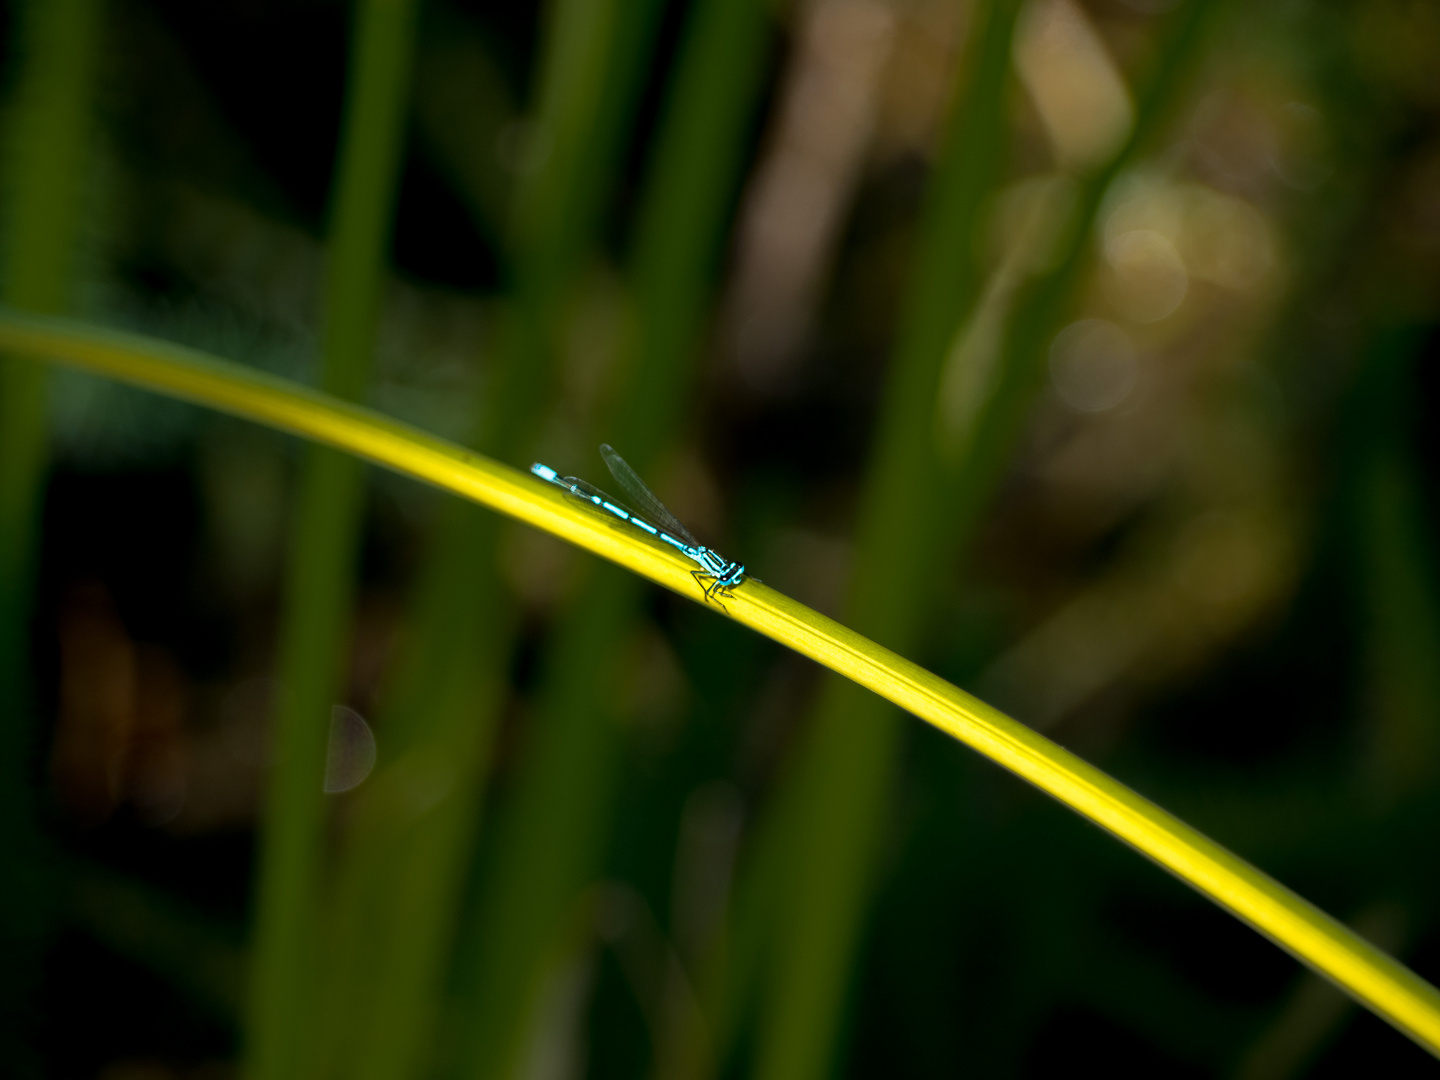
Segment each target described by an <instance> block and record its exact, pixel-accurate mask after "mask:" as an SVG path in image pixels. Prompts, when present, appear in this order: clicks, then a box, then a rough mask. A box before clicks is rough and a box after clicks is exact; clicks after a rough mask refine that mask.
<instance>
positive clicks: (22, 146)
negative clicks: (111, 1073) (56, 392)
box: [0, 0, 102, 1075]
mask: <svg viewBox="0 0 1440 1080" xmlns="http://www.w3.org/2000/svg"><path fill="white" fill-rule="evenodd" d="M101 12H102V7H101V4H100V2H99V0H43V2H41V0H30V2H28V3H25V4H23V5H22V6H21V11H20V13H19V17H20V24H21V25H20V31H21V32H20V47H21V49H22V50H23V52H22V69H21V75H20V82H19V88H18V100H17V102H16V108H15V112H14V114H13V121H12V122H13V125H14V126H13V132H12V139H13V142H12V150H11V154H10V155H9V157H8V164H9V166H10V169H9V171H10V176H11V185H12V187H11V189H10V192H9V200H8V206H7V208H6V210H7V223H8V226H9V227H8V230H7V236H6V245H5V252H4V264H3V267H0V270H3V275H4V297H5V302H6V303H7V304H10V305H12V306H14V307H17V308H21V309H25V310H29V311H39V312H47V313H54V312H59V311H61V310H62V309H64V308H65V306H66V303H67V301H68V299H69V293H70V287H71V279H72V274H73V263H74V254H75V241H76V234H77V232H78V226H79V219H80V204H81V195H82V191H83V187H84V185H83V178H84V176H85V174H86V170H85V168H84V164H85V157H86V153H87V150H88V149H89V145H88V144H89V139H90V130H91V129H90V100H91V95H92V84H93V82H94V78H95V68H96V64H95V59H96V54H97V44H98V40H99V36H100V27H101ZM47 385H48V375H47V372H46V368H45V365H43V364H41V363H38V362H36V361H35V360H33V359H29V358H20V357H11V356H0V717H3V722H0V836H3V837H4V839H3V841H0V867H3V870H0V874H3V878H0V896H3V897H4V899H3V901H0V912H3V917H0V925H3V930H0V942H3V946H0V952H3V954H4V956H5V957H6V961H5V964H4V968H5V970H4V974H3V975H0V1016H3V1018H4V1019H3V1020H0V1058H3V1060H4V1061H6V1062H7V1067H8V1068H12V1069H15V1070H16V1074H17V1075H22V1074H24V1073H26V1072H28V1071H29V1070H30V1067H31V1064H30V1063H29V1061H28V1059H27V1056H26V1054H27V1051H26V1050H25V1046H24V1044H25V1042H26V1032H25V1027H26V1022H27V1019H28V1017H29V1013H30V1008H29V1002H30V1001H31V1000H32V996H31V990H32V989H33V988H32V987H31V986H30V980H31V979H32V978H33V977H34V975H35V972H34V969H33V967H32V964H33V960H34V957H35V955H36V953H35V950H36V949H37V947H38V946H39V944H40V941H41V938H42V934H41V931H42V928H43V926H44V924H45V922H46V918H47V916H46V911H47V909H48V905H47V903H46V901H45V899H44V897H43V885H42V883H41V881H40V880H39V879H38V878H37V876H36V875H37V874H38V873H39V871H38V869H37V867H36V859H37V857H38V856H39V851H38V850H37V847H36V845H37V838H36V836H35V822H34V814H35V806H34V789H33V777H32V776H31V775H30V763H31V761H32V752H33V750H32V746H31V739H32V737H33V729H32V726H31V724H30V722H29V720H30V690H31V688H30V686H29V660H30V611H31V605H32V603H33V594H32V588H33V586H32V582H33V581H34V571H35V565H34V564H35V555H36V551H35V547H36V543H37V541H38V539H39V534H40V506H41V491H42V489H43V486H44V480H45V470H46V464H47V460H46V459H47V441H48V435H49V428H48V424H47V420H46V413H47V405H48V402H47V400H46V387H47Z"/></svg>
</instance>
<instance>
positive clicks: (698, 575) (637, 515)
mask: <svg viewBox="0 0 1440 1080" xmlns="http://www.w3.org/2000/svg"><path fill="white" fill-rule="evenodd" d="M600 456H601V457H603V458H604V459H605V464H606V465H608V466H609V467H610V474H611V475H612V476H614V477H615V480H616V482H617V483H618V484H619V485H620V486H621V487H622V488H624V489H625V494H626V495H628V496H630V498H631V499H632V500H633V501H634V502H635V504H636V505H637V506H638V507H639V508H640V509H639V511H638V512H637V511H635V510H631V509H630V508H629V507H628V506H625V505H623V504H622V503H620V502H617V501H616V500H615V499H612V498H611V497H610V496H609V495H606V494H605V492H603V491H601V490H600V489H599V488H597V487H595V486H594V485H593V484H587V483H586V482H585V481H584V480H580V479H577V478H576V477H574V476H561V475H560V474H559V473H557V472H556V471H555V470H554V469H552V468H550V466H549V465H542V464H540V463H539V462H538V461H537V462H536V463H535V464H534V465H531V466H530V471H531V472H532V473H534V474H535V475H536V476H538V477H540V478H541V479H542V480H549V481H550V482H551V483H552V484H555V485H557V486H558V487H562V488H564V489H565V490H566V491H568V492H570V494H572V495H574V496H576V497H577V498H581V499H584V500H585V501H586V502H588V503H591V504H593V505H595V506H597V507H599V508H600V509H601V510H604V511H605V512H606V513H608V514H613V515H614V516H615V517H617V518H619V519H620V520H621V521H628V522H629V523H630V524H631V525H634V526H635V527H636V528H637V529H640V530H641V531H642V532H646V533H649V534H650V535H651V536H653V537H655V538H656V539H658V540H662V541H664V542H665V543H667V544H669V545H670V546H671V547H673V548H675V549H676V550H677V551H679V552H680V554H682V555H684V556H685V557H686V558H687V559H690V560H691V561H692V562H695V563H698V564H699V565H700V569H699V570H691V571H690V573H691V574H692V575H693V576H694V578H695V582H696V584H698V585H699V586H700V588H701V590H702V591H703V592H704V593H705V599H706V600H707V601H710V600H713V601H714V602H715V603H716V604H718V605H719V606H720V607H721V609H723V608H724V607H725V605H724V604H721V603H720V600H721V598H722V597H727V596H729V595H730V590H731V589H733V588H734V587H735V586H736V585H739V584H740V582H741V581H743V580H744V579H745V567H743V566H741V565H740V564H739V563H737V562H731V561H730V560H729V559H726V558H725V556H723V555H721V554H720V553H719V552H718V551H712V550H711V549H710V548H707V547H706V546H705V545H704V544H702V543H700V541H699V540H696V539H695V537H694V536H692V535H691V534H690V530H689V529H687V528H685V526H684V525H681V524H680V520H679V519H678V518H677V517H676V516H675V515H674V514H672V513H671V512H670V511H669V510H667V509H666V508H665V504H664V503H662V502H661V501H660V500H659V499H658V498H656V497H655V493H654V492H653V491H651V490H650V489H649V488H648V487H646V486H645V481H643V480H641V479H640V477H639V474H637V473H636V472H635V470H634V469H632V468H631V467H630V466H629V465H628V464H626V462H625V459H624V458H622V457H621V456H620V455H619V454H617V453H616V452H615V450H614V449H613V448H612V447H610V446H609V445H607V444H605V443H601V444H600Z"/></svg>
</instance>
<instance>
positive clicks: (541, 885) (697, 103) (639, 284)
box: [473, 0, 766, 1076]
mask: <svg viewBox="0 0 1440 1080" xmlns="http://www.w3.org/2000/svg"><path fill="white" fill-rule="evenodd" d="M765 24H766V16H765V11H764V8H763V5H761V4H760V3H758V2H755V0H721V2H715V0H705V2H702V3H701V4H699V5H698V6H697V7H696V9H695V10H694V11H693V12H692V13H691V15H690V23H689V26H688V28H687V31H686V36H685V39H684V43H683V44H682V46H681V50H680V56H679V59H678V61H677V67H676V74H675V76H674V83H673V86H672V89H671V92H670V101H669V105H668V106H667V108H666V110H665V113H664V116H663V119H662V122H661V129H660V135H659V137H658V141H657V150H656V157H655V160H654V162H653V164H652V166H651V169H650V172H649V174H648V177H647V182H646V185H645V188H644V197H643V199H642V201H641V206H640V211H639V220H638V222H637V226H636V243H635V248H634V252H633V256H632V259H631V281H632V283H633V286H634V294H635V311H634V320H633V328H632V336H631V338H630V340H629V341H628V342H627V362H626V363H625V365H624V370H625V372H626V375H627V378H626V380H625V392H624V393H623V394H622V395H621V396H622V398H623V399H624V401H625V404H624V406H623V407H622V409H621V412H620V415H619V416H618V417H616V419H615V420H614V422H613V426H612V427H611V428H610V429H608V430H607V431H606V432H605V437H606V438H609V439H613V440H615V441H617V442H619V443H620V444H621V445H623V446H624V447H625V452H626V454H627V455H628V456H630V458H631V459H632V460H633V461H635V462H636V463H638V464H640V465H641V467H644V464H645V463H646V462H648V461H651V460H652V459H653V457H654V455H655V453H656V452H657V450H658V449H659V447H660V446H662V445H663V444H664V442H665V441H666V439H667V437H668V435H669V433H670V432H671V431H672V430H673V429H674V425H675V420H674V417H675V415H676V414H677V412H678V410H679V408H680V405H681V399H682V397H683V393H684V390H685V388H686V386H687V385H688V378H687V376H688V373H689V372H690V370H691V363H690V361H691V357H692V355H693V348H694V345H695V342H696V339H697V336H698V332H699V327H700V320H701V317H702V315H703V312H704V309H705V299H706V297H707V295H708V293H709V283H710V281H711V278H712V276H713V268H714V263H715V260H716V256H717V253H718V250H719V246H720V241H721V237H722V236H723V235H724V223H725V219H726V210H727V208H728V206H729V201H730V198H731V195H732V193H733V190H734V185H735V181H736V176H737V174H738V171H739V166H740V160H741V152H742V149H743V138H744V135H745V133H746V130H747V127H748V121H749V118H750V116H751V114H752V112H753V104H754V102H755V99H756V96H757V94H758V89H759V85H760V76H761V74H762V66H763V65H762V63H761V59H762V53H761V46H762V45H763V42H764V40H765ZM639 595H640V587H639V586H638V583H636V582H634V581H633V580H631V579H630V578H629V577H628V576H626V575H621V574H616V573H614V572H610V571H607V570H605V569H601V570H600V571H599V572H598V573H597V574H595V575H594V576H593V577H592V578H591V579H590V581H589V583H588V585H587V587H586V588H585V589H584V590H583V592H582V594H581V595H580V596H579V597H578V598H577V600H576V602H575V604H574V606H573V607H572V609H571V611H572V614H571V615H570V617H569V618H568V619H567V620H566V621H565V623H564V625H563V626H562V627H561V629H560V630H559V632H558V633H557V635H556V640H555V645H554V648H553V650H552V653H551V655H550V657H549V658H548V660H547V661H546V665H545V667H546V678H545V682H546V687H547V688H546V690H545V692H544V694H543V698H542V703H541V707H540V709H539V710H538V715H537V719H536V722H535V726H534V730H533V732H532V733H531V740H532V741H531V743H530V745H529V746H528V748H527V750H526V753H525V756H524V760H523V762H522V765H521V767H520V775H519V778H518V779H517V782H516V787H515V791H514V792H513V794H512V796H511V798H510V799H509V800H508V802H507V804H506V806H505V807H504V809H503V811H502V813H501V816H500V820H499V822H498V823H497V839H496V848H495V855H494V858H493V861H492V865H491V866H490V867H489V868H488V872H487V875H486V878H485V888H484V892H483V894H482V897H481V901H480V907H479V916H478V918H479V922H478V928H479V934H480V942H479V947H478V949H477V958H476V962H477V965H479V971H478V973H479V982H478V985H477V987H476V991H475V993H476V1000H477V1011H476V1014H475V1019H476V1027H475V1030H474V1036H473V1038H474V1043H473V1045H474V1047H475V1051H474V1054H475V1057H474V1066H475V1074H476V1075H479V1076H504V1075H508V1074H509V1072H510V1070H512V1069H513V1068H514V1067H515V1062H516V1055H517V1053H518V1051H519V1049H520V1046H521V1040H522V1039H523V1038H524V1037H525V1036H526V1034H528V1028H529V1024H530V1019H529V1017H530V1010H531V1008H532V1005H533V1001H534V996H535V994H536V993H537V992H538V989H539V985H540V981H541V980H542V979H543V976H544V965H545V961H546V958H547V957H548V956H549V955H550V954H551V950H552V946H553V943H554V941H555V939H556V937H557V935H558V934H560V933H562V932H563V927H564V924H565V919H566V915H567V913H568V912H569V911H570V909H571V907H572V906H573V904H574V903H575V901H576V899H577V898H578V896H579V894H580V892H581V890H582V888H583V887H584V885H585V884H586V882H587V881H588V880H589V878H590V876H591V875H593V874H594V873H595V871H596V870H597V869H598V867H599V864H600V860H601V858H602V857H603V845H604V842H605V839H606V837H607V835H608V830H607V828H606V825H607V823H608V821H609V819H610V803H611V801H612V793H613V790H614V784H615V775H614V774H615V772H616V770H617V768H618V763H619V751H620V745H619V741H618V730H617V729H616V727H615V725H614V720H615V718H614V716H613V715H612V714H611V711H610V710H611V706H610V702H611V701H613V698H614V695H613V694H608V693H607V692H606V688H607V687H610V686H611V683H612V680H613V677H614V674H615V672H616V671H617V670H618V668H619V653H620V650H621V649H622V648H623V647H624V645H625V644H626V642H627V641H628V640H629V638H630V630H631V626H632V624H633V620H634V610H635V607H636V604H637V602H638V597H639Z"/></svg>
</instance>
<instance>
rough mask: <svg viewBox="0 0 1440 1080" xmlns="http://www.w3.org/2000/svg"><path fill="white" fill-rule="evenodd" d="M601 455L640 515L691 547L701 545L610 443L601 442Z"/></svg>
mask: <svg viewBox="0 0 1440 1080" xmlns="http://www.w3.org/2000/svg"><path fill="white" fill-rule="evenodd" d="M600 456H601V457H603V458H604V459H605V464H606V465H608V466H609V467H610V474H611V475H612V476H614V477H615V482H616V483H618V484H619V485H620V486H621V487H622V488H624V489H625V494H626V495H629V496H630V499H631V501H633V502H634V503H635V505H636V507H637V508H639V510H640V516H641V517H643V518H648V519H649V521H650V523H651V524H652V525H658V526H659V527H660V528H662V529H664V530H665V531H666V532H667V533H669V534H670V535H671V536H673V537H675V539H677V540H683V541H685V543H687V544H689V545H690V546H691V547H699V546H700V541H699V540H696V539H695V537H693V536H691V535H690V530H689V529H687V528H685V526H684V525H681V524H680V519H679V518H677V517H676V516H675V515H674V514H672V513H671V512H670V511H669V510H667V509H665V504H664V503H662V502H661V501H660V500H659V499H657V498H656V497H655V493H654V492H653V491H651V490H650V489H649V488H648V487H646V486H645V481H644V480H641V479H640V476H639V474H638V473H636V471H635V470H634V469H632V468H631V467H630V466H629V465H628V464H627V463H626V461H625V459H624V458H622V457H621V456H620V455H619V454H617V453H616V452H615V448H614V447H613V446H611V445H609V444H608V443H601V444H600Z"/></svg>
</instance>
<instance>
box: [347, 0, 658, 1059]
mask: <svg viewBox="0 0 1440 1080" xmlns="http://www.w3.org/2000/svg"><path fill="white" fill-rule="evenodd" d="M655 15H656V3H655V2H654V0H640V2H638V3H630V4H628V5H627V4H625V3H622V2H620V0H598V2H597V0H560V2H557V3H555V4H553V5H552V7H551V8H550V10H549V11H548V13H547V29H546V40H545V44H544V47H543V53H544V61H543V63H542V65H541V69H540V78H539V83H538V87H537V93H536V95H535V97H536V111H535V113H534V115H533V117H532V120H531V121H530V124H529V127H528V131H529V135H528V142H529V143H530V144H531V145H529V146H527V147H526V148H525V149H523V151H522V155H521V156H522V158H524V159H525V164H524V166H523V167H522V169H521V170H520V172H519V174H518V176H517V183H516V188H515V191H514V195H513V201H512V205H511V207H510V215H509V222H508V232H507V235H506V237H505V245H506V246H505V251H504V253H503V255H504V259H505V262H506V264H507V267H506V275H507V278H508V281H507V284H508V285H509V287H510V296H509V298H508V303H507V306H506V308H505V309H504V312H503V314H502V318H501V329H500V334H499V344H498V347H497V349H496V351H495V367H494V370H493V372H492V374H491V377H490V378H489V379H488V380H487V382H486V386H485V397H484V399H483V400H482V401H481V402H480V405H479V410H478V412H479V423H478V431H477V433H476V436H475V438H474V440H473V443H474V445H475V446H477V447H478V448H479V449H482V450H483V451H485V452H486V453H488V454H491V455H494V456H496V457H499V458H502V459H509V458H512V457H515V456H517V455H519V454H521V453H523V447H524V446H525V445H526V444H527V443H528V441H529V439H530V437H531V432H532V430H533V428H534V426H535V424H536V421H537V419H538V416H539V414H540V411H541V409H542V406H543V404H544V401H545V391H546V390H547V388H548V387H549V385H550V382H551V380H550V371H551V369H552V367H553V363H554V360H555V358H556V356H557V354H558V352H559V344H560V336H561V329H562V327H563V326H564V322H565V307H566V304H567V302H568V301H569V299H570V297H571V294H572V293H573V290H574V286H575V282H576V280H577V278H578V277H579V275H580V271H581V270H582V269H583V267H584V263H585V260H586V258H587V257H588V255H589V253H590V251H591V248H592V246H593V242H594V236H595V233H596V231H597V225H598V220H597V218H598V213H599V211H600V209H601V207H603V205H604V200H605V196H606V192H607V191H608V190H609V189H610V186H611V180H612V178H613V176H614V173H615V171H616V168H617V167H618V164H619V160H620V159H619V153H620V150H621V148H622V147H623V146H624V145H625V142H626V135H627V133H628V130H629V125H630V121H631V118H632V115H633V111H634V99H635V92H636V89H637V88H638V85H639V81H640V79H641V76H642V75H643V72H644V71H645V70H646V67H647V63H646V61H647V59H648V54H649V43H650V37H651V32H652V30H653V27H654V23H655ZM532 155H533V160H530V159H531V157H532ZM499 536H500V523H499V522H497V521H496V520H495V518H494V517H493V515H490V514H486V513H484V512H483V511H481V510H479V509H478V508H477V507H474V506H469V505H465V504H451V505H449V506H447V507H446V508H445V510H444V513H443V515H442V518H441V523H440V528H439V530H438V535H437V537H436V540H435V544H434V548H433V550H432V553H431V558H430V559H428V560H427V562H426V565H425V567H424V570H423V571H422V580H421V582H420V586H419V590H418V595H417V600H416V608H415V618H414V621H413V623H412V626H411V629H410V632H409V633H408V634H407V635H406V640H405V642H404V644H403V646H402V655H401V657H400V661H399V664H398V666H397V671H396V675H395V677H394V679H393V681H392V684H391V685H390V686H389V687H387V691H386V695H385V699H384V702H383V703H382V706H381V715H380V716H379V717H378V721H377V728H378V730H379V734H380V740H379V742H380V762H379V768H378V770H377V772H376V775H375V776H374V777H373V778H372V779H371V780H370V781H369V782H367V784H366V786H365V788H364V789H363V790H362V791H360V792H358V793H357V813H356V815H355V817H354V820H353V821H352V824H351V828H350V830H349V833H348V835H347V837H346V839H345V843H344V845H343V848H342V852H341V857H340V867H339V873H338V876H337V881H336V890H335V897H334V907H335V913H336V918H335V921H334V925H333V927H332V934H331V940H330V946H331V948H330V963H329V964H328V976H329V977H328V981H327V990H326V993H325V1006H324V1008H325V1020H324V1023H323V1025H322V1031H323V1042H324V1046H325V1050H324V1053H325V1058H326V1068H327V1071H328V1072H329V1074H331V1075H334V1076H344V1077H368V1078H374V1080H387V1078H395V1080H399V1078H402V1077H409V1076H413V1075H416V1074H417V1073H419V1072H423V1071H424V1070H425V1069H426V1068H428V1067H432V1066H433V1064H434V1062H433V1058H434V1052H433V1035H434V1033H435V1030H436V1024H437V1019H438V1013H439V1007H440V1002H441V999H442V991H443V987H444V982H445V977H446V975H447V973H448V963H447V961H448V960H449V957H450V955H451V952H452V949H453V944H454V938H455V933H456V928H457V922H458V918H459V913H460V894H461V890H462V888H463V885H464V883H465V870H466V868H467V866H468V864H469V860H470V854H471V849H472V847H473V839H474V836H475V832H476V826H477V825H478V822H479V815H480V810H481V804H482V798H483V794H484V778H485V771H486V765H487V762H488V757H489V748H490V741H491V736H492V733H493V731H494V727H495V720H496V716H497V713H498V711H499V709H500V708H501V706H502V705H503V690H504V686H505V672H506V666H507V664H508V663H509V659H510V658H509V654H508V645H509V643H510V642H511V641H512V640H513V639H514V622H515V613H514V610H513V604H512V603H511V601H510V600H509V598H508V597H507V596H505V595H504V593H503V591H502V590H501V588H500V587H499V582H498V580H497V578H496V575H495V567H496V564H497V562H498V541H499ZM481 963H483V964H484V965H485V966H486V969H487V970H488V969H489V968H490V967H491V966H493V965H494V964H495V963H497V960H496V958H495V957H494V956H492V955H486V956H484V957H482V958H481ZM468 1019H469V1018H467V1027H468V1026H469V1024H468ZM482 1025H483V1018H482ZM493 1045H494V1044H493V1043H492V1042H490V1041H488V1040H487V1043H486V1049H487V1050H488V1049H490V1048H491V1047H492V1046H493Z"/></svg>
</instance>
